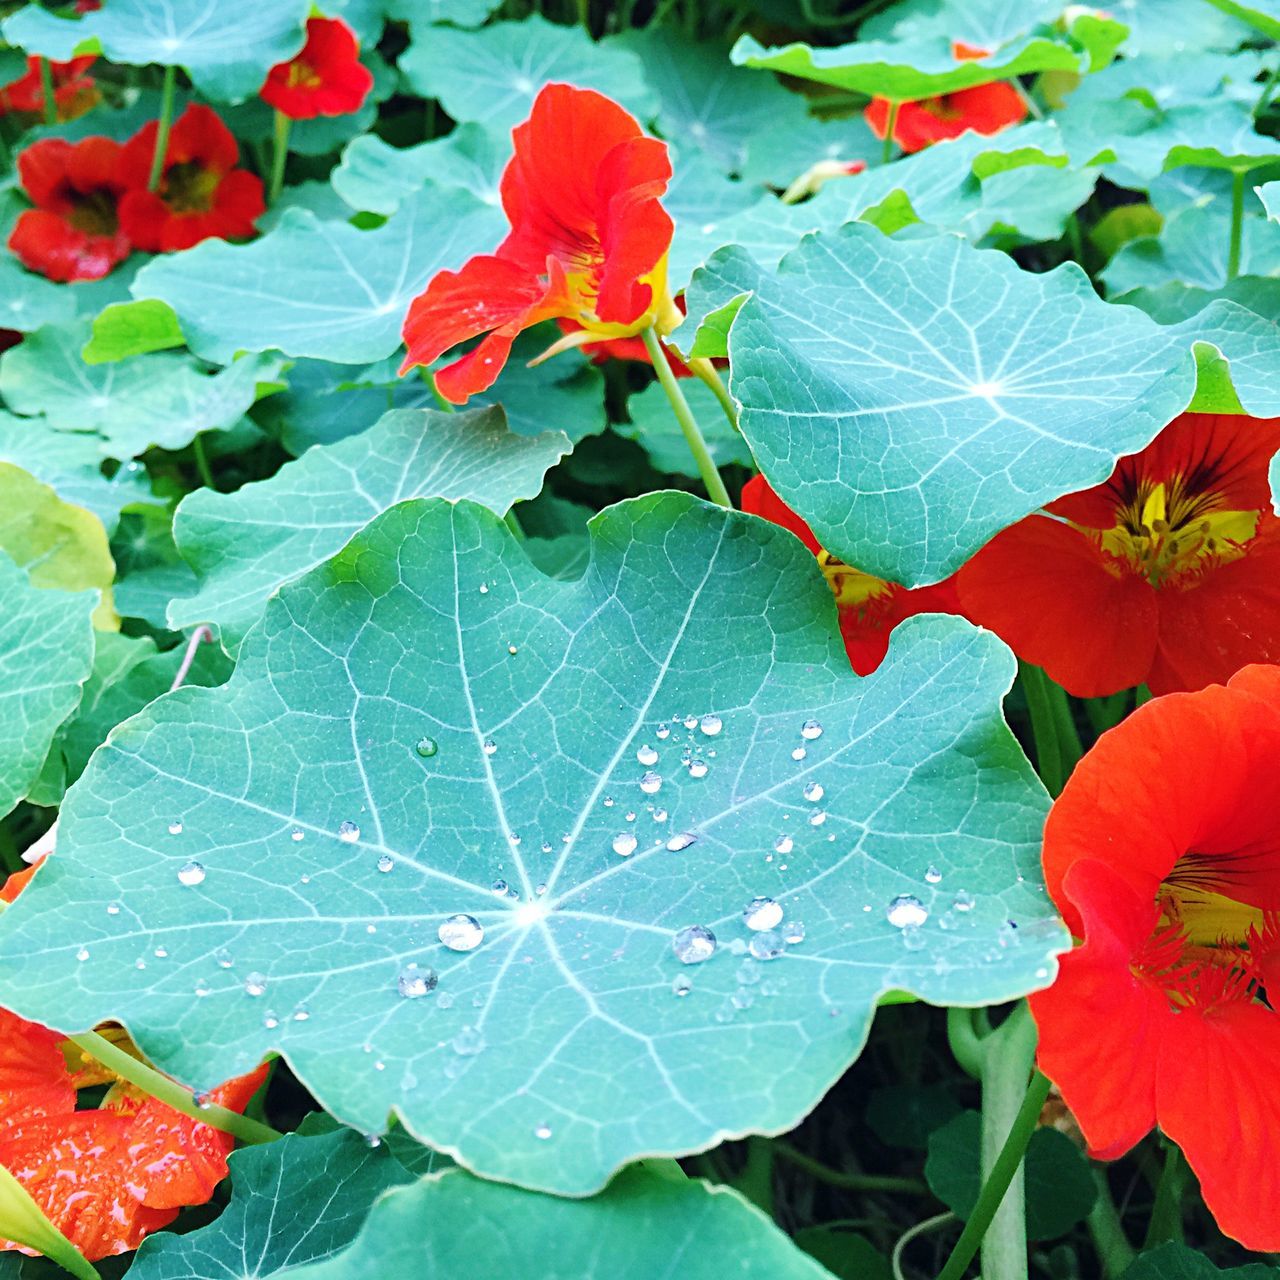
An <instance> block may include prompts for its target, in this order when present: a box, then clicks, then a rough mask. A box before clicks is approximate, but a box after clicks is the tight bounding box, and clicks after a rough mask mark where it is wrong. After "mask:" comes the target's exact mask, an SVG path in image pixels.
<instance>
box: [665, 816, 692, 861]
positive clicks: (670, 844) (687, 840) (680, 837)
mask: <svg viewBox="0 0 1280 1280" xmlns="http://www.w3.org/2000/svg"><path fill="white" fill-rule="evenodd" d="M655 816H656V815H655ZM697 841H698V837H697V836H695V835H694V834H693V832H692V831H681V832H680V833H679V834H677V835H674V836H672V837H671V839H670V840H668V841H667V848H668V849H669V850H670V851H671V852H672V853H682V852H683V851H684V850H685V849H687V848H689V846H690V845H692V844H696V843H697Z"/></svg>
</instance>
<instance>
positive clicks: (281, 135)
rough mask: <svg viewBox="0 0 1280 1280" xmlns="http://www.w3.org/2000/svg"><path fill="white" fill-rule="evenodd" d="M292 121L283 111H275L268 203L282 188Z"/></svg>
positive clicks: (276, 198)
mask: <svg viewBox="0 0 1280 1280" xmlns="http://www.w3.org/2000/svg"><path fill="white" fill-rule="evenodd" d="M292 127H293V121H292V120H291V119H290V118H289V117H288V116H287V115H285V113H284V112H283V111H277V112H276V114H275V121H274V126H273V138H274V148H273V150H272V152H271V188H270V191H269V193H268V196H267V202H268V203H269V204H275V202H276V201H277V200H279V199H280V193H281V192H282V191H283V190H284V166H285V162H286V161H287V160H288V159H289V130H290V129H291V128H292Z"/></svg>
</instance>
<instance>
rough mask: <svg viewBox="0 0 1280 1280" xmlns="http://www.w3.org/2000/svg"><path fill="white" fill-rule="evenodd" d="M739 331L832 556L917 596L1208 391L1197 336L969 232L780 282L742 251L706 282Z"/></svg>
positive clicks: (770, 432) (778, 468)
mask: <svg viewBox="0 0 1280 1280" xmlns="http://www.w3.org/2000/svg"><path fill="white" fill-rule="evenodd" d="M695 286H698V287H699V288H700V290H701V296H699V297H695V298H694V299H693V300H692V301H691V311H692V310H694V309H695V307H696V306H702V307H703V309H704V310H707V309H711V308H712V307H714V306H717V305H719V306H725V305H727V306H729V307H730V308H731V307H732V305H733V302H734V300H735V299H739V298H742V297H744V296H746V295H751V296H749V297H748V299H747V301H746V302H745V303H743V304H742V306H741V310H740V311H739V312H738V315H737V318H736V320H734V322H733V327H732V330H731V332H730V335H729V349H730V353H731V356H732V360H731V365H730V369H731V381H730V389H731V391H732V392H733V395H734V397H735V399H736V400H737V401H738V402H739V403H740V405H741V407H742V410H741V423H742V431H743V434H744V435H745V436H746V438H747V441H748V443H749V444H750V445H751V448H752V452H753V453H754V454H755V456H756V461H757V463H758V464H759V465H760V467H761V468H762V470H763V471H764V472H765V474H766V475H767V476H768V477H769V480H770V482H771V483H772V484H773V486H774V488H775V489H777V491H778V492H779V493H780V494H781V495H782V497H783V498H784V499H785V500H786V501H787V502H788V503H790V504H791V506H792V507H794V508H795V509H796V510H797V511H799V512H800V514H801V515H803V516H804V517H805V519H807V520H808V521H809V523H810V524H811V525H812V526H813V529H814V532H815V533H816V534H817V536H818V538H819V539H820V540H821V542H822V543H823V545H824V546H825V547H827V548H828V549H829V550H830V551H831V552H832V553H833V554H835V555H838V556H839V557H840V558H841V559H844V560H847V561H849V562H850V563H852V564H856V565H858V566H860V567H862V568H864V569H866V570H867V571H869V572H871V573H875V574H877V575H879V576H880V577H884V578H888V579H891V580H892V581H895V582H904V583H908V584H911V585H918V584H920V583H924V582H936V581H938V580H939V579H941V578H944V577H945V576H946V575H947V574H949V573H951V572H952V571H954V570H955V569H957V568H958V567H959V566H960V565H961V564H962V563H963V562H964V561H965V560H966V559H967V558H968V557H969V556H970V555H972V554H973V552H974V551H976V550H977V549H978V548H979V547H980V546H982V544H983V543H985V542H986V541H987V540H988V539H989V538H991V537H992V536H993V535H994V534H995V533H997V532H998V531H999V530H1000V529H1002V528H1004V527H1005V526H1006V525H1009V524H1012V523H1013V522H1014V521H1015V520H1019V519H1021V518H1022V517H1023V516H1025V515H1027V514H1029V513H1030V512H1032V511H1034V510H1036V509H1037V508H1038V507H1040V506H1041V505H1042V504H1043V503H1045V502H1048V501H1050V500H1052V499H1053V498H1057V497H1060V496H1061V495H1062V494H1064V493H1068V492H1071V491H1073V490H1076V489H1083V488H1087V487H1088V486H1089V485H1091V484H1095V483H1099V482H1101V481H1102V480H1105V479H1106V477H1107V476H1108V475H1109V474H1110V473H1111V471H1112V469H1113V467H1114V465H1115V461H1116V458H1117V457H1118V456H1120V455H1122V454H1125V453H1132V452H1135V451H1136V450H1138V449H1140V448H1142V447H1143V446H1144V445H1145V444H1146V443H1147V442H1148V441H1150V440H1151V439H1152V438H1153V437H1154V436H1155V434H1156V433H1157V432H1158V431H1159V430H1160V428H1161V427H1163V426H1164V425H1165V424H1166V423H1167V422H1169V421H1170V420H1171V419H1172V418H1173V417H1174V416H1175V415H1176V414H1177V413H1178V412H1179V411H1180V410H1181V409H1183V408H1184V407H1185V406H1186V404H1187V403H1188V401H1189V400H1190V399H1191V395H1192V390H1193V387H1194V377H1195V373H1194V363H1193V361H1192V359H1191V355H1190V350H1189V348H1190V342H1189V340H1188V339H1186V338H1184V337H1182V336H1181V335H1180V334H1179V333H1177V332H1175V331H1171V330H1163V329H1161V328H1160V327H1159V326H1158V325H1155V324H1154V323H1152V322H1150V321H1148V320H1147V318H1146V317H1145V316H1139V315H1137V314H1136V313H1135V312H1134V310H1133V309H1132V308H1121V307H1112V306H1108V305H1106V304H1105V303H1103V302H1101V301H1099V299H1098V298H1097V296H1096V295H1095V294H1094V292H1093V289H1092V287H1091V285H1090V284H1089V281H1088V279H1087V277H1086V276H1085V275H1084V273H1083V272H1082V271H1080V269H1079V268H1078V267H1076V266H1075V265H1074V264H1068V265H1066V266H1063V267H1059V268H1057V269H1055V270H1054V271H1050V272H1047V273H1045V274H1043V275H1031V274H1028V273H1026V272H1023V271H1020V270H1019V269H1018V267H1017V266H1016V265H1015V264H1014V263H1013V262H1012V261H1011V260H1010V259H1009V258H1007V257H1006V256H1004V255H1003V254H997V253H991V252H984V251H979V250H974V249H971V248H970V247H969V246H968V245H966V244H965V243H964V242H963V241H961V240H958V239H955V238H953V237H936V238H929V239H918V240H912V241H901V240H892V239H889V238H888V237H886V236H884V235H881V234H880V232H878V231H876V230H875V229H874V228H871V227H867V226H864V225H861V224H858V223H853V224H850V225H849V226H846V227H843V228H841V229H840V230H838V231H835V232H831V233H827V234H824V235H819V236H815V237H811V238H810V239H807V240H805V241H804V242H803V243H802V244H801V246H800V247H799V248H798V249H796V250H794V251H793V252H792V253H791V254H790V255H789V256H788V257H787V258H785V259H784V260H783V262H782V264H781V266H780V268H779V269H778V271H777V273H776V274H771V275H765V274H764V273H762V272H761V271H760V270H759V268H757V267H756V266H755V265H754V264H753V263H752V262H751V261H750V259H749V258H747V257H746V256H745V255H744V254H742V253H741V252H740V251H737V250H725V251H721V252H720V253H718V254H716V255H715V257H714V258H712V260H711V261H710V263H708V265H707V267H706V268H705V269H704V271H703V272H701V273H700V274H699V276H698V277H695Z"/></svg>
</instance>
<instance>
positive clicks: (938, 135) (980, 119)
mask: <svg viewBox="0 0 1280 1280" xmlns="http://www.w3.org/2000/svg"><path fill="white" fill-rule="evenodd" d="M951 52H952V54H953V56H954V57H955V58H956V60H957V61H962V60H965V59H970V58H985V57H986V56H987V50H985V49H975V48H973V47H972V46H971V45H966V44H962V43H960V42H959V41H957V42H956V43H955V44H954V45H952V48H951ZM892 108H893V104H892V103H891V102H890V101H889V99H888V98H872V99H871V102H870V103H869V104H868V105H867V107H866V109H865V111H864V112H863V116H864V117H865V119H866V122H867V124H869V125H870V126H871V131H872V133H874V134H875V135H876V137H877V138H883V137H884V135H885V132H886V130H887V129H888V128H889V116H890V115H891V114H892ZM1026 118H1027V104H1026V103H1025V102H1023V100H1022V98H1021V97H1019V95H1018V91H1017V90H1016V89H1015V88H1014V87H1013V86H1012V85H1010V84H1006V83H1005V82H1004V81H1003V80H996V81H993V82H992V83H991V84H980V85H975V86H974V87H973V88H972V89H957V90H956V91H955V93H943V94H939V95H938V96H937V97H936V98H922V99H920V100H919V101H918V102H903V103H900V104H899V106H898V118H897V120H896V121H894V126H893V140H894V142H896V143H897V144H898V146H900V147H901V148H902V150H903V151H904V152H906V153H907V154H908V155H910V154H911V153H912V152H914V151H923V150H924V148H925V147H927V146H929V145H930V144H931V143H934V142H942V141H944V140H945V139H947V138H958V137H959V136H960V135H961V134H962V133H965V132H967V131H968V130H970V129H972V130H974V132H975V133H982V134H992V133H999V132H1000V130H1001V129H1006V128H1008V127H1009V125H1011V124H1018V123H1020V122H1021V121H1023V120H1025V119H1026Z"/></svg>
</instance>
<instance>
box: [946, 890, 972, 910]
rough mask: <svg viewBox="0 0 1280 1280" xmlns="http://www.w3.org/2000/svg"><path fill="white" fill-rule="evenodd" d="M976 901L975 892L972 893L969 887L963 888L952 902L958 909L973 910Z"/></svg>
mask: <svg viewBox="0 0 1280 1280" xmlns="http://www.w3.org/2000/svg"><path fill="white" fill-rule="evenodd" d="M974 902H975V899H974V896H973V894H971V893H970V892H969V891H968V890H967V889H961V890H960V892H959V893H957V894H956V896H955V901H954V902H952V904H951V905H952V906H953V907H954V908H955V909H956V910H957V911H972V910H973V904H974Z"/></svg>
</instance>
